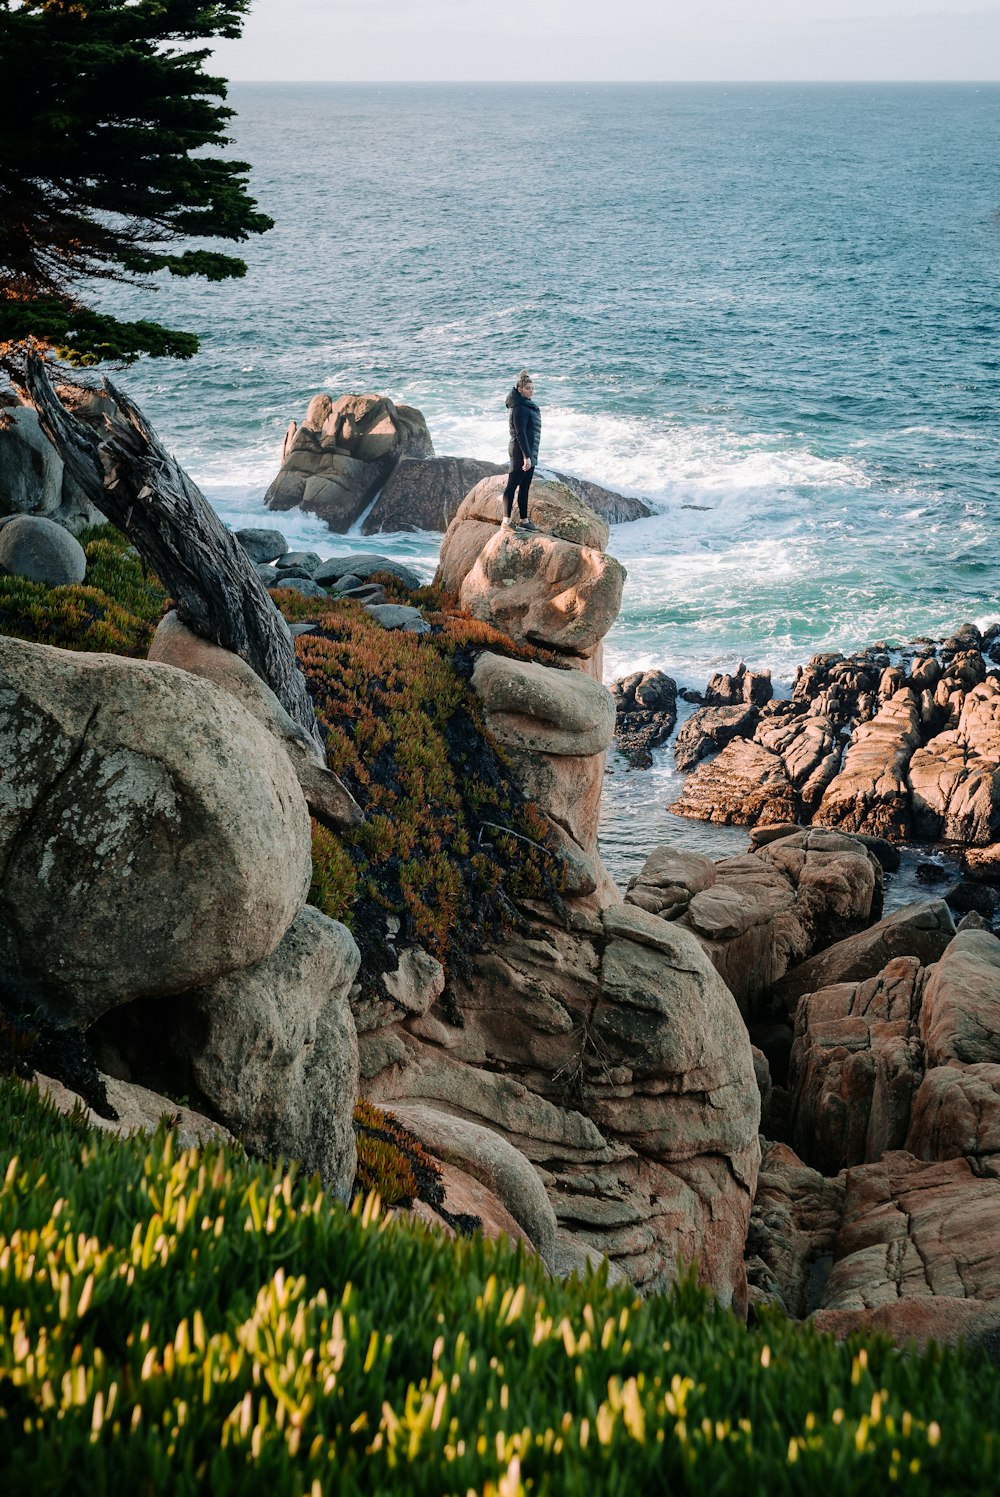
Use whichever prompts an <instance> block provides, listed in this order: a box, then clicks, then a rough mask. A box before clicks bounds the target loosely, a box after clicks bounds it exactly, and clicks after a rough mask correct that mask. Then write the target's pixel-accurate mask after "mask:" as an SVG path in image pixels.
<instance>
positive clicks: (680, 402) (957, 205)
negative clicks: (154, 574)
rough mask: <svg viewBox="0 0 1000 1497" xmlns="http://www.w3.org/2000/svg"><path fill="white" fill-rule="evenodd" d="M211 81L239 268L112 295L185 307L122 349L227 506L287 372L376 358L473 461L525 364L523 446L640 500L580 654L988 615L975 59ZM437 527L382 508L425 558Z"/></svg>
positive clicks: (308, 391) (797, 651)
mask: <svg viewBox="0 0 1000 1497" xmlns="http://www.w3.org/2000/svg"><path fill="white" fill-rule="evenodd" d="M231 100H232V102H233V104H234V105H235V106H236V108H237V109H238V111H239V115H238V118H237V120H236V121H235V122H234V128H233V135H234V138H235V142H236V149H237V152H238V154H239V155H240V156H241V157H244V158H245V159H247V160H248V161H250V162H251V163H252V164H253V189H254V191H255V194H256V196H257V197H258V199H259V201H260V204H261V206H262V207H263V208H264V209H266V211H268V212H269V213H271V214H272V216H273V217H274V218H275V219H276V220H277V227H276V228H275V230H274V231H273V232H271V233H270V234H268V235H266V236H264V237H263V238H262V239H259V240H257V241H254V242H251V243H250V244H248V245H247V246H246V248H245V253H246V258H247V259H248V262H249V266H250V269H249V273H248V275H247V277H246V279H245V280H244V281H240V282H233V283H231V284H227V285H222V286H208V285H203V284H198V283H195V282H183V281H170V280H169V278H167V280H166V282H165V284H164V285H163V287H162V289H161V290H160V291H159V293H158V294H157V295H156V296H155V297H149V296H144V295H142V294H140V293H137V292H131V291H129V292H126V293H124V294H123V293H120V292H118V291H116V292H114V294H113V302H114V304H115V305H116V307H118V308H120V309H121V311H122V313H123V315H134V316H138V315H147V316H148V315H152V316H155V317H157V318H158V319H159V320H163V321H167V322H171V323H174V324H175V325H177V326H180V327H189V328H192V329H194V330H196V331H197V332H198V333H199V334H200V335H201V337H202V340H203V341H202V352H201V354H200V355H199V356H198V358H197V359H196V360H195V361H193V362H192V363H190V364H186V365H184V364H181V365H172V364H167V363H163V362H161V363H148V364H145V365H142V366H138V367H136V368H134V369H133V370H131V371H129V372H128V373H127V374H126V375H125V376H124V377H123V378H124V383H125V384H126V385H127V387H128V388H129V389H130V391H131V392H132V393H133V395H134V396H135V397H136V398H137V399H138V400H139V401H140V403H141V404H142V405H143V407H144V409H145V410H146V412H147V414H148V415H149V416H150V418H151V419H152V421H153V422H154V424H155V425H156V426H157V427H158V428H159V430H160V432H161V434H162V435H163V436H164V437H165V439H166V440H167V442H168V444H169V445H170V446H172V447H173V449H174V450H175V451H176V452H177V454H178V456H179V457H180V459H181V460H182V462H184V463H185V465H186V466H187V467H188V468H189V470H190V471H191V473H192V474H193V475H194V477H195V478H196V479H197V480H198V481H199V482H200V483H201V484H202V486H203V487H204V489H205V491H206V493H207V494H208V495H209V497H210V498H211V499H212V500H213V502H214V503H215V504H216V506H217V507H218V509H219V510H220V512H221V513H222V514H223V516H224V517H225V518H226V519H227V520H229V521H230V522H231V523H234V524H235V523H246V522H248V521H257V522H260V521H261V519H262V517H263V514H264V511H263V507H262V503H261V497H262V495H263V492H264V489H265V487H266V485H267V483H268V482H269V480H270V478H271V477H272V476H273V475H274V473H275V471H276V469H277V451H278V447H279V445H280V440H281V437H282V434H283V432H284V429H285V426H286V424H287V422H288V420H289V418H290V417H292V416H295V417H301V415H302V413H303V412H304V409H305V405H306V403H307V401H308V399H309V397H310V396H311V395H313V394H314V393H316V391H318V390H321V389H326V390H329V391H331V392H332V393H334V394H338V393H340V392H343V391H346V390H366V389H376V390H381V391H386V392H388V393H390V394H391V395H393V396H394V397H395V398H398V399H400V400H406V401H409V402H412V403H414V404H416V405H419V406H420V407H421V408H422V409H423V410H424V412H425V414H426V415H427V418H428V421H429V424H430V427H431V432H432V435H433V437H434V441H435V445H436V448H437V450H438V452H442V453H443V452H453V453H463V454H468V455H473V456H479V457H486V458H493V459H497V460H502V459H503V457H504V455H505V447H506V423H505V412H504V409H503V400H504V396H505V394H506V392H507V390H508V389H509V387H510V384H511V382H512V378H513V375H514V374H515V373H516V371H517V369H518V368H520V367H521V365H527V366H529V367H530V368H531V369H532V370H533V371H534V373H535V378H536V392H537V398H538V399H539V401H540V403H541V405H542V408H543V415H544V443H543V452H542V461H543V464H544V463H546V462H548V463H551V464H552V465H553V466H555V467H561V468H566V469H569V470H571V471H574V472H577V473H579V474H581V475H584V476H587V477H592V478H595V479H598V480H600V481H603V482H605V483H607V484H609V485H610V486H612V487H617V488H622V489H624V490H626V491H628V492H632V493H638V494H642V495H643V496H645V497H646V498H647V499H649V500H650V501H652V503H653V504H654V505H655V506H656V509H657V513H656V515H655V516H654V517H653V518H652V519H649V520H646V521H642V522H639V523H637V524H634V525H630V526H621V527H618V528H617V529H616V530H615V532H614V533H613V537H612V542H611V548H610V549H612V550H613V551H614V552H615V553H616V554H617V555H618V556H620V557H621V559H622V560H623V561H624V562H625V564H626V566H627V568H628V572H629V580H628V583H627V586H626V595H625V604H624V608H623V612H622V615H621V618H620V619H619V621H618V624H617V625H616V627H615V629H614V631H613V633H612V634H611V636H609V639H608V649H607V660H608V671H609V675H611V674H619V673H621V672H622V671H623V670H625V669H629V668H635V667H637V666H660V667H662V668H665V669H667V670H668V671H670V672H671V673H672V674H674V675H675V676H677V677H678V679H679V680H680V681H681V682H682V683H685V684H690V685H699V686H703V685H704V682H705V680H706V678H707V676H708V674H710V672H711V671H713V670H715V669H718V668H719V667H722V666H727V665H732V664H734V663H735V662H736V660H738V659H739V658H744V659H746V660H747V661H748V662H749V663H751V664H752V665H754V666H756V667H760V666H770V667H771V668H772V669H773V670H774V672H775V674H776V676H777V677H778V678H782V679H785V680H787V679H788V678H789V677H790V675H791V673H792V671H793V669H794V666H795V665H796V664H797V663H799V662H801V661H804V660H805V659H806V658H807V657H808V656H809V655H810V654H812V653H813V652H814V651H816V650H819V649H849V648H853V647H855V646H858V645H861V644H865V643H870V642H872V641H874V640H876V639H884V640H887V641H889V642H893V643H898V642H903V641H905V640H906V639H908V638H910V637H912V636H913V635H914V634H917V633H930V634H939V633H941V632H942V631H949V630H951V629H952V628H954V627H955V626H956V625H958V624H959V623H961V622H962V621H963V620H965V619H969V618H971V619H973V620H978V621H979V622H984V621H987V620H989V619H992V618H994V617H997V616H998V615H1000V598H998V593H1000V587H998V582H1000V563H998V550H997V544H996V542H997V531H998V520H1000V496H998V487H1000V485H998V474H1000V410H998V406H1000V342H998V335H1000V85H963V86H952V85H938V86H927V85H912V86H910V85H895V86H878V85H830V86H826V85H809V86H794V85H774V86H771V85H740V86H728V85H706V86H693V85H692V86H688V85H644V86H628V85H596V84H595V85H560V86H550V87H549V86H535V85H531V86H527V85H526V86H513V85H495V86H490V85H475V86H468V87H464V86H457V85H455V86H412V87H411V86H405V85H392V86H375V85H357V86H347V85H239V86H234V87H233V89H232V93H231ZM276 519H277V523H278V524H280V525H281V527H282V528H284V529H286V530H287V532H288V534H289V536H290V537H291V538H292V539H293V540H294V541H295V542H297V543H298V542H301V543H305V544H309V545H310V546H312V547H316V548H317V549H319V550H320V551H321V552H323V553H324V554H325V553H332V552H336V551H342V550H344V549H347V548H348V547H349V546H351V545H363V547H364V548H365V549H371V543H370V542H369V541H367V540H366V541H364V542H361V541H360V540H358V541H349V542H348V543H347V545H346V546H345V543H344V542H343V541H342V540H339V539H335V538H332V537H330V536H329V535H328V533H327V532H326V530H325V527H322V526H321V525H319V523H318V522H316V521H314V520H312V519H310V518H307V517H301V518H300V517H294V518H290V517H288V516H281V517H276ZM437 545H438V538H437V537H420V536H417V537H414V536H407V537H397V538H392V539H389V540H387V541H385V542H384V543H383V542H382V541H380V542H379V547H380V549H386V550H389V551H391V552H392V553H393V554H396V555H399V556H401V557H402V556H405V557H409V558H411V559H414V558H415V559H416V561H417V563H418V565H419V566H420V567H422V568H423V569H424V570H425V571H426V572H427V573H428V574H429V572H430V570H431V568H432V565H433V561H434V558H435V556H436V551H437ZM664 772H665V771H664ZM653 788H654V781H650V780H648V779H647V780H646V790H645V791H644V792H643V796H644V797H645V796H648V795H649V794H651V793H652V792H653ZM665 788H666V787H665V786H664V789H665ZM646 845H647V846H648V845H649V839H648V835H647V838H646Z"/></svg>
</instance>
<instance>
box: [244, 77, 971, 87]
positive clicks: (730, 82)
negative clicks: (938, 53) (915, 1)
mask: <svg viewBox="0 0 1000 1497" xmlns="http://www.w3.org/2000/svg"><path fill="white" fill-rule="evenodd" d="M226 82H227V83H258V84H266V83H274V84H282V83H285V84H287V83H296V84H302V85H303V86H305V85H308V84H323V85H328V84H340V85H344V86H346V87H352V86H360V85H367V84H377V85H378V86H379V87H383V88H385V87H400V86H404V87H426V88H440V87H442V86H443V85H446V84H450V85H457V86H458V87H461V88H468V87H476V88H539V87H544V88H572V87H573V86H574V85H577V84H581V83H582V84H587V85H594V86H608V85H612V84H627V85H633V86H635V87H639V88H652V87H658V86H663V85H668V86H670V87H673V88H677V87H680V88H711V87H720V88H775V87H781V86H786V87H790V88H803V87H816V88H830V87H833V88H836V87H840V86H845V85H846V86H849V87H863V86H868V87H878V88H913V87H915V86H918V85H919V86H921V87H939V88H956V87H957V88H981V87H983V86H984V85H989V84H1000V77H996V78H232V77H230V78H227V79H226Z"/></svg>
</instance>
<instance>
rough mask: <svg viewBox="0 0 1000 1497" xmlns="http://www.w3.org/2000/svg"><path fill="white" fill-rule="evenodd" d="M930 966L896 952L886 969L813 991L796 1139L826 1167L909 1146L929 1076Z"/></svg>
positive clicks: (795, 1056)
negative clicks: (925, 1036) (922, 1026)
mask: <svg viewBox="0 0 1000 1497" xmlns="http://www.w3.org/2000/svg"><path fill="white" fill-rule="evenodd" d="M925 977H926V969H925V968H923V967H921V965H920V962H919V961H918V960H917V958H916V957H909V956H903V957H897V958H896V959H895V960H894V961H891V962H889V964H888V965H887V966H886V967H885V968H884V969H883V970H882V971H881V972H880V973H879V974H878V976H877V977H870V978H867V979H866V980H865V981H863V982H857V983H849V982H847V983H837V984H835V985H834V986H832V987H827V988H823V989H821V990H820V991H819V992H815V993H811V994H807V995H806V996H805V997H804V998H803V999H802V1000H801V1002H800V1003H799V1006H798V1009H797V1010H796V1015H795V1043H794V1045H793V1046H792V1056H791V1087H790V1089H791V1092H792V1117H793V1128H792V1142H793V1144H794V1145H795V1148H796V1150H797V1151H798V1153H799V1154H800V1155H801V1156H802V1158H803V1159H805V1160H806V1161H808V1163H809V1164H811V1165H815V1167H816V1168H817V1169H820V1170H822V1171H823V1172H824V1174H828V1175H829V1174H836V1173H837V1171H838V1170H841V1169H843V1168H844V1167H845V1166H847V1165H855V1164H864V1163H866V1162H870V1161H872V1160H876V1159H880V1158H881V1156H882V1155H883V1154H884V1153H885V1152H886V1151H887V1150H889V1149H901V1148H902V1147H903V1146H904V1144H905V1143H906V1136H907V1131H908V1129H909V1124H910V1108H911V1105H912V1102H913V1097H914V1094H915V1093H916V1090H917V1087H918V1086H919V1085H920V1082H921V1078H922V1076H923V1045H922V1044H921V1041H920V1030H919V1025H918V1019H919V1014H920V1004H921V1000H922V997H923V989H924V981H925Z"/></svg>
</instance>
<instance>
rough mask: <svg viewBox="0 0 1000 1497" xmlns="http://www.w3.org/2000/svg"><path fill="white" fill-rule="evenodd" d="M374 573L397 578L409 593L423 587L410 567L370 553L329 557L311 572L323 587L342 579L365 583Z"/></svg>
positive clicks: (330, 585)
mask: <svg viewBox="0 0 1000 1497" xmlns="http://www.w3.org/2000/svg"><path fill="white" fill-rule="evenodd" d="M376 572H388V574H389V575H390V577H397V578H398V579H399V581H400V582H401V583H402V584H403V586H404V587H405V588H407V589H408V590H409V591H410V592H411V593H412V592H415V591H416V589H417V588H418V587H421V586H422V585H423V584H422V583H421V580H420V578H419V577H418V576H417V573H416V572H414V571H413V569H412V568H411V567H408V566H404V564H403V563H402V562H401V561H392V560H391V559H390V558H389V557H388V556H379V555H378V554H377V553H375V552H371V551H369V552H365V553H363V554H360V555H358V556H331V557H329V558H328V559H327V560H326V561H323V562H320V564H319V566H318V567H317V568H316V569H315V571H314V572H313V580H314V581H316V582H319V583H322V585H323V586H324V587H332V586H333V584H334V583H336V582H340V581H341V580H342V578H344V577H354V578H356V580H357V581H358V582H367V581H368V579H369V577H373V576H374V575H375V573H376Z"/></svg>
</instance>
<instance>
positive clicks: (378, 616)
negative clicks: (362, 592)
mask: <svg viewBox="0 0 1000 1497" xmlns="http://www.w3.org/2000/svg"><path fill="white" fill-rule="evenodd" d="M364 606H365V612H366V613H367V614H368V616H369V618H372V619H374V620H375V622H376V624H381V626H382V628H383V629H399V630H401V631H402V633H404V634H430V632H431V626H430V624H429V623H428V622H427V620H426V619H425V618H424V616H423V614H422V613H421V612H420V609H419V608H408V607H407V606H406V605H405V604H404V603H366V604H365V605H364Z"/></svg>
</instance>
